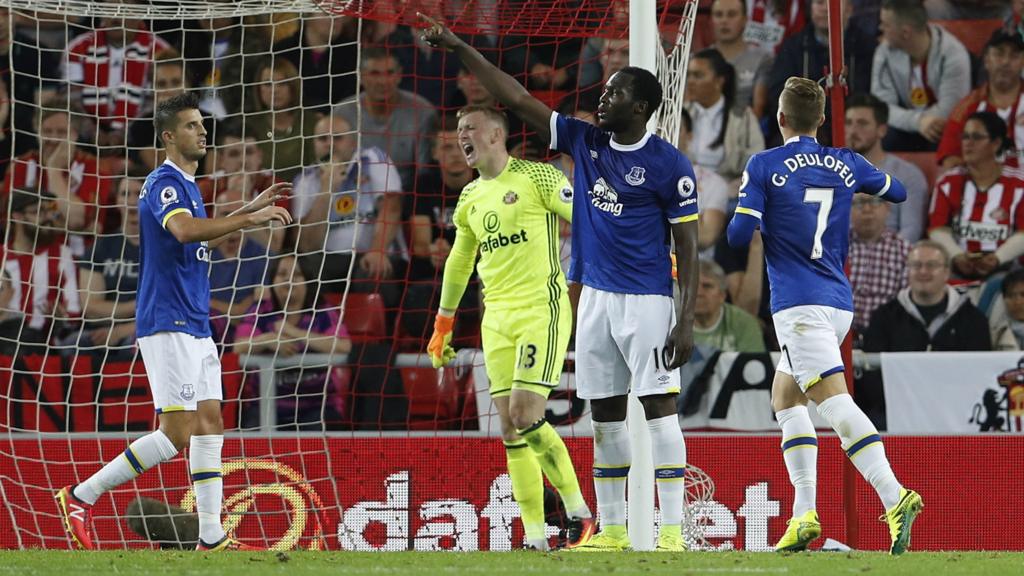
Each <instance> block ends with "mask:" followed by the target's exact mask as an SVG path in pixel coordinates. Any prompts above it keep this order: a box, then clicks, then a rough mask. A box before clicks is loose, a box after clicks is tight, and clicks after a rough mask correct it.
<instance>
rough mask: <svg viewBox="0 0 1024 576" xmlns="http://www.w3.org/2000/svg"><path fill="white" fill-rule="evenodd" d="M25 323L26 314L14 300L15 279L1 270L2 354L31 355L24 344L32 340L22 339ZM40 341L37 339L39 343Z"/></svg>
mask: <svg viewBox="0 0 1024 576" xmlns="http://www.w3.org/2000/svg"><path fill="white" fill-rule="evenodd" d="M24 323H25V314H24V313H23V312H22V311H21V310H20V309H18V302H16V301H15V298H14V279H13V278H11V273H10V272H8V271H7V270H6V269H3V268H0V354H2V355H4V356H15V355H16V354H18V353H19V352H20V353H22V354H28V353H29V352H28V351H27V350H26V344H24V342H28V341H31V340H32V339H31V338H30V339H24V338H23V337H22V325H23V324H24ZM39 339H40V338H38V337H37V338H35V340H36V341H37V342H38V340H39ZM29 345H31V344H29ZM43 350H45V348H44V349H43Z"/></svg>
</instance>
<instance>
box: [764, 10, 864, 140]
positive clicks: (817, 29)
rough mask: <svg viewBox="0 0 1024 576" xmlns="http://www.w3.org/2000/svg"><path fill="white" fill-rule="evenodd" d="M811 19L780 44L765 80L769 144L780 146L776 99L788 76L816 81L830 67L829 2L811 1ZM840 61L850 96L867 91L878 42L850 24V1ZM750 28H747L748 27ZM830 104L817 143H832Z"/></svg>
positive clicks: (780, 137) (828, 102)
mask: <svg viewBox="0 0 1024 576" xmlns="http://www.w3.org/2000/svg"><path fill="white" fill-rule="evenodd" d="M810 4H811V19H810V22H808V23H807V25H806V26H804V28H803V30H801V31H800V33H799V34H796V35H794V36H792V37H790V38H788V39H787V40H786V41H785V42H783V44H782V47H781V48H780V49H779V52H778V54H776V55H775V62H774V63H773V64H772V70H771V73H770V74H769V80H768V103H767V107H766V110H767V114H766V116H767V117H768V118H770V119H771V121H770V122H768V126H767V128H768V130H767V133H768V134H769V137H768V145H769V146H777V145H781V144H782V134H781V133H780V132H779V130H778V125H777V123H776V122H775V121H774V120H775V114H776V112H777V111H778V108H779V96H780V95H781V94H782V89H783V88H784V87H785V85H786V80H788V79H789V78H790V77H791V76H799V77H801V78H811V79H815V80H816V79H819V78H821V77H822V76H824V74H825V73H824V70H825V69H827V68H829V65H830V64H829V47H828V0H811V3H810ZM842 6H843V8H842V14H841V16H842V22H843V61H844V63H845V64H846V83H847V87H848V89H849V93H851V94H856V93H858V92H867V91H868V90H869V89H870V88H871V58H872V56H873V55H874V53H875V46H876V45H877V42H876V40H875V39H874V38H872V37H871V36H868V35H866V34H865V33H864V32H863V31H862V30H861V29H860V28H858V27H856V26H850V25H849V19H850V13H851V11H852V8H851V1H850V0H843V2H842ZM748 26H749V25H748ZM831 110H832V103H831V102H830V101H828V100H826V101H825V123H824V124H822V125H821V127H820V128H819V129H818V141H819V142H821V143H823V144H829V143H831V142H832V112H831Z"/></svg>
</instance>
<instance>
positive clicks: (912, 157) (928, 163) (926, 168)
mask: <svg viewBox="0 0 1024 576" xmlns="http://www.w3.org/2000/svg"><path fill="white" fill-rule="evenodd" d="M890 154H895V155H897V156H899V157H900V158H902V159H904V160H906V161H907V162H910V163H911V164H913V165H915V166H917V167H918V168H920V169H921V172H924V177H925V179H926V180H927V181H928V192H929V194H930V193H931V190H932V187H934V186H935V180H936V179H937V178H938V177H939V171H940V169H939V165H938V163H937V162H936V161H935V158H936V156H935V152H890Z"/></svg>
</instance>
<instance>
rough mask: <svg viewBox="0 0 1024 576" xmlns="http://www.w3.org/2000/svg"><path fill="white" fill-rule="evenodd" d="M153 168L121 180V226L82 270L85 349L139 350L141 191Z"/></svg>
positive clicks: (120, 354)
mask: <svg viewBox="0 0 1024 576" xmlns="http://www.w3.org/2000/svg"><path fill="white" fill-rule="evenodd" d="M148 174H149V170H148V169H144V168H139V167H132V168H130V169H129V170H128V176H127V177H126V178H119V179H117V180H116V181H115V184H114V190H115V191H116V192H115V195H116V196H115V197H116V198H117V206H118V208H119V209H120V211H121V228H120V229H119V230H116V231H113V232H112V233H110V234H104V235H102V236H100V237H99V238H97V239H96V243H95V244H93V247H92V257H91V258H90V259H89V261H88V262H87V263H86V264H84V265H83V266H82V267H81V268H79V270H78V286H79V290H80V291H81V296H80V298H81V301H82V317H83V318H84V319H85V322H83V325H82V335H81V338H79V339H78V345H79V347H80V348H86V349H87V348H99V349H100V353H101V354H102V353H103V351H104V350H107V349H110V354H111V356H112V357H114V358H116V359H121V360H123V359H129V360H130V359H131V357H132V356H133V355H134V354H135V350H134V345H135V294H136V292H137V291H138V283H139V212H138V209H137V206H138V203H139V192H140V191H141V190H142V184H143V182H145V180H146V176H147V175H148Z"/></svg>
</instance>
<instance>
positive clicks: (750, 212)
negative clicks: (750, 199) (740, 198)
mask: <svg viewBox="0 0 1024 576" xmlns="http://www.w3.org/2000/svg"><path fill="white" fill-rule="evenodd" d="M736 213H737V214H746V215H747V216H753V217H754V218H757V219H758V220H760V219H761V218H762V217H763V216H764V215H763V214H761V213H760V212H759V211H757V210H754V209H753V208H744V207H743V206H737V207H736Z"/></svg>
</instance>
